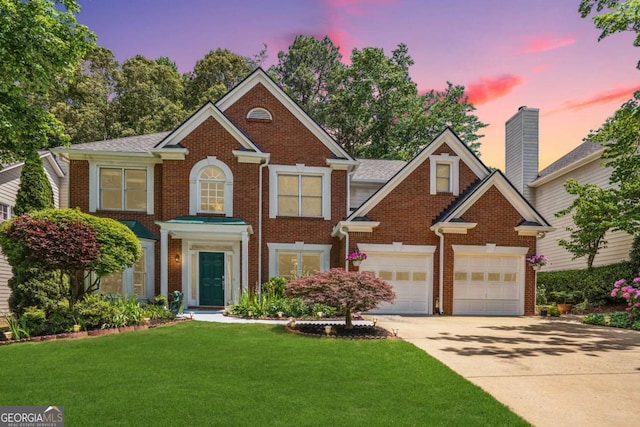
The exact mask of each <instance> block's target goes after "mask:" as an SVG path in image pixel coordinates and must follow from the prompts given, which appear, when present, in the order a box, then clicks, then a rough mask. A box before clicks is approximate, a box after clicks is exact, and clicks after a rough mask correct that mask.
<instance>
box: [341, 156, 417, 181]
mask: <svg viewBox="0 0 640 427" xmlns="http://www.w3.org/2000/svg"><path fill="white" fill-rule="evenodd" d="M357 160H358V162H360V166H358V169H356V173H355V174H354V175H353V181H356V182H357V181H375V182H387V181H389V180H390V179H391V178H392V177H393V176H394V175H395V174H397V173H398V172H399V171H400V169H402V168H403V167H404V166H405V165H406V164H407V162H405V161H403V160H374V159H357Z"/></svg>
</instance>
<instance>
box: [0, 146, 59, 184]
mask: <svg viewBox="0 0 640 427" xmlns="http://www.w3.org/2000/svg"><path fill="white" fill-rule="evenodd" d="M38 154H40V158H41V159H42V161H45V160H46V161H47V162H48V163H49V165H51V167H52V168H53V170H54V172H55V173H56V175H58V177H59V178H62V177H63V176H64V171H63V170H62V168H61V167H60V164H59V163H58V161H57V160H56V158H55V156H54V155H53V153H52V152H51V151H49V150H41V151H38ZM23 165H24V161H20V162H15V163H11V164H9V165H6V166H3V167H1V168H0V173H3V172H7V171H10V170H12V169H15V168H19V167H22V166H23Z"/></svg>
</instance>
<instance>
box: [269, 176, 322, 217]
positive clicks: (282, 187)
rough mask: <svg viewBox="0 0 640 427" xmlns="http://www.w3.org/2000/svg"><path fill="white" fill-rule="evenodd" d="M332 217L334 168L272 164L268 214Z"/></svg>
mask: <svg viewBox="0 0 640 427" xmlns="http://www.w3.org/2000/svg"><path fill="white" fill-rule="evenodd" d="M277 216H286V217H308V218H324V219H326V220H329V219H331V169H330V168H323V167H307V166H305V165H302V164H300V165H296V166H280V165H270V166H269V217H270V218H275V217H277Z"/></svg>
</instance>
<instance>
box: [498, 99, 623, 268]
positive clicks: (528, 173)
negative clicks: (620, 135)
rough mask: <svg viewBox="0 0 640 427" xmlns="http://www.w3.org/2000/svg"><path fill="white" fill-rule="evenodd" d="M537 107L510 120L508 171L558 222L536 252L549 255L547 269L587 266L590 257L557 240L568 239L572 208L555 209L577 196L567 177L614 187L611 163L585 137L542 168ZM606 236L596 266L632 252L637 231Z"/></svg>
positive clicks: (549, 217) (548, 216)
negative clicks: (566, 211) (569, 190)
mask: <svg viewBox="0 0 640 427" xmlns="http://www.w3.org/2000/svg"><path fill="white" fill-rule="evenodd" d="M538 113H539V112H538V109H535V108H527V107H521V108H520V110H518V112H517V113H516V114H515V115H514V116H513V117H511V118H510V119H509V120H508V121H507V124H506V130H507V132H506V133H507V141H506V156H505V157H506V164H505V170H506V176H507V177H508V178H509V179H510V180H511V181H512V183H513V184H514V185H515V186H516V188H518V189H519V190H520V191H521V192H522V193H523V194H525V195H526V196H527V198H528V200H529V201H530V202H531V203H532V204H533V205H534V206H535V208H536V210H537V211H538V212H540V214H541V215H542V216H544V218H546V219H547V220H548V221H549V223H550V224H551V225H552V226H553V227H554V228H555V230H554V231H553V232H550V233H547V235H546V237H545V238H544V239H540V240H538V253H540V254H544V255H545V256H547V257H548V258H549V261H550V264H548V265H547V266H546V267H545V268H544V270H545V271H552V270H567V269H578V268H586V266H587V259H586V257H582V258H578V259H575V260H573V259H572V258H573V254H571V253H570V252H569V251H567V250H566V249H565V248H563V247H562V246H560V245H559V244H558V240H560V239H569V234H570V233H569V232H568V231H567V230H566V227H567V226H571V225H572V224H573V220H572V217H571V214H569V215H565V216H563V217H560V218H556V216H555V213H556V212H559V211H561V210H563V209H565V208H567V207H569V205H571V203H572V202H573V200H574V198H575V196H573V195H570V194H568V193H567V192H566V191H565V189H564V183H565V182H566V181H567V180H568V179H570V178H573V179H576V180H577V181H578V182H579V183H580V184H596V185H598V186H600V187H602V188H610V184H609V177H610V176H611V168H609V167H606V166H604V165H603V161H602V153H603V152H604V148H603V147H602V145H600V144H598V143H595V142H591V141H585V142H583V143H582V144H580V145H579V146H578V147H576V148H575V149H573V150H572V151H570V152H569V153H567V154H566V155H564V156H563V157H561V158H560V159H558V160H556V161H555V162H553V163H552V164H551V165H549V166H547V167H546V168H545V169H543V170H541V171H539V172H538ZM606 239H607V241H608V244H607V248H605V249H602V250H601V251H600V252H599V253H598V255H597V256H596V257H595V260H594V264H593V265H594V266H600V265H608V264H613V263H617V262H620V261H622V260H625V259H628V258H629V250H630V249H631V243H632V240H633V236H631V235H630V234H627V233H623V232H619V231H618V232H609V233H607V235H606Z"/></svg>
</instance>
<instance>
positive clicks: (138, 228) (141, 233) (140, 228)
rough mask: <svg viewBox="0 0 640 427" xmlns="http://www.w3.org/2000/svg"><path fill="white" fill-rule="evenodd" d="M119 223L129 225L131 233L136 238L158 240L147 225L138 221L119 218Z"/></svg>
mask: <svg viewBox="0 0 640 427" xmlns="http://www.w3.org/2000/svg"><path fill="white" fill-rule="evenodd" d="M119 221H120V222H121V223H123V224H124V225H126V226H127V227H129V229H130V230H131V231H133V234H135V235H136V237H137V238H138V239H147V240H160V239H159V238H158V236H156V235H155V234H153V233H152V232H150V231H149V230H148V229H147V227H145V226H144V225H142V224H140V223H139V222H138V221H133V220H123V219H121V220H119Z"/></svg>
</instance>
